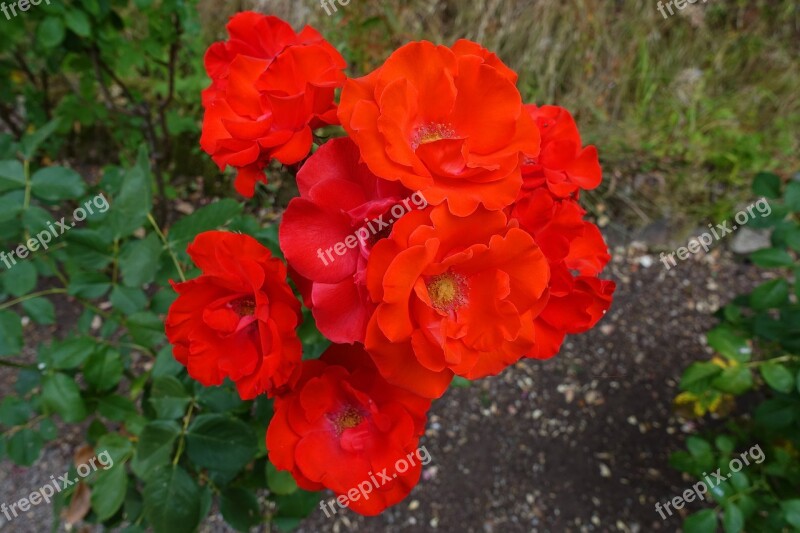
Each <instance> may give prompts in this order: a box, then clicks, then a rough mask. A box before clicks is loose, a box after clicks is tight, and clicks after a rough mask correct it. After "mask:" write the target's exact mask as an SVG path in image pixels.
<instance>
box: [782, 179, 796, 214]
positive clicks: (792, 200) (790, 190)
mask: <svg viewBox="0 0 800 533" xmlns="http://www.w3.org/2000/svg"><path fill="white" fill-rule="evenodd" d="M783 202H784V203H785V204H786V206H787V207H788V208H789V209H791V210H792V211H794V212H795V213H800V181H792V182H791V183H789V185H788V186H787V187H786V195H785V196H784V197H783Z"/></svg>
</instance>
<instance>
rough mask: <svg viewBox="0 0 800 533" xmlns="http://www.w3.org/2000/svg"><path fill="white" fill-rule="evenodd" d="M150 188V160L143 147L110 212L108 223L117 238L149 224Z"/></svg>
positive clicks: (126, 175) (126, 174)
mask: <svg viewBox="0 0 800 533" xmlns="http://www.w3.org/2000/svg"><path fill="white" fill-rule="evenodd" d="M150 188H151V187H150V159H149V158H148V155H147V149H145V147H144V146H142V147H141V148H140V149H139V155H138V157H137V159H136V164H135V165H134V166H133V167H131V168H130V169H128V170H127V172H126V173H125V178H124V179H123V181H122V187H121V188H120V192H119V194H118V195H117V197H116V198H114V202H113V203H112V206H111V209H110V210H109V211H108V214H109V216H108V223H109V226H110V227H111V229H112V231H113V233H114V236H115V237H117V238H120V237H127V236H128V235H130V234H131V233H133V232H134V231H136V230H137V229H138V228H140V227H142V226H143V225H144V224H145V222H147V215H148V214H149V213H150V209H151V208H152V195H151V192H150Z"/></svg>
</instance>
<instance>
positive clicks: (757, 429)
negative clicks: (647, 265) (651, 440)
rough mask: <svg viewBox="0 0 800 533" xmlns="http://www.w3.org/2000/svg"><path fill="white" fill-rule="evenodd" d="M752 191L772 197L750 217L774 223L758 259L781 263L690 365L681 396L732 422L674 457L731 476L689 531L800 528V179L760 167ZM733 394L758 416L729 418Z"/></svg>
mask: <svg viewBox="0 0 800 533" xmlns="http://www.w3.org/2000/svg"><path fill="white" fill-rule="evenodd" d="M753 192H754V193H755V194H757V195H759V196H764V197H766V198H767V199H768V201H769V202H770V205H771V207H772V213H771V214H770V215H769V216H768V217H764V218H762V219H759V220H753V222H756V223H757V224H758V225H759V226H761V227H768V228H770V229H771V231H772V233H771V242H772V246H771V247H770V248H766V249H763V250H759V251H757V252H754V253H753V254H752V255H751V260H752V261H753V262H754V263H755V264H756V265H759V266H761V267H764V268H770V269H776V276H775V277H774V278H773V279H771V280H769V281H766V282H764V283H762V284H761V285H759V286H758V287H756V288H755V289H753V291H752V292H750V293H749V294H743V295H740V296H738V297H737V298H735V299H734V300H733V301H732V302H731V303H730V304H728V305H726V306H725V307H724V308H722V309H720V310H719V312H718V317H719V319H720V324H719V325H718V326H717V327H715V328H714V329H712V330H711V331H710V332H709V333H708V335H707V338H708V344H709V346H711V348H713V349H714V351H715V352H716V354H717V355H716V356H715V357H714V358H713V359H712V360H711V361H707V362H696V363H693V364H692V365H690V366H689V367H688V368H687V369H686V371H685V372H684V374H683V377H682V379H681V383H680V388H681V390H682V391H683V392H682V393H681V394H680V395H679V396H678V398H677V403H678V404H679V405H680V406H681V407H684V408H685V407H688V408H689V412H690V413H691V414H693V415H695V416H703V415H705V414H706V413H707V412H712V413H716V414H717V415H718V416H720V417H722V418H724V419H725V424H724V425H723V426H720V427H716V428H715V429H713V430H710V431H709V434H708V435H707V436H706V437H705V438H701V437H698V436H692V437H690V438H689V439H688V440H687V447H688V451H679V452H676V453H674V454H673V455H672V458H671V462H672V464H673V466H675V467H676V468H678V469H680V470H681V471H683V472H687V473H689V474H691V475H692V476H694V477H696V478H697V479H702V478H703V476H704V475H705V473H710V472H712V471H714V470H715V469H716V468H720V469H721V473H722V475H723V476H729V478H730V479H729V480H728V481H726V482H723V483H719V484H717V486H715V487H713V488H711V489H710V490H709V494H708V497H709V499H711V500H713V501H714V502H715V503H716V507H715V508H714V509H713V511H712V510H704V511H700V512H698V513H695V514H693V515H691V516H689V517H688V518H687V520H686V522H685V523H684V530H685V531H687V532H712V531H716V528H717V524H718V522H719V523H721V524H722V526H723V528H724V530H725V532H726V533H736V532H738V531H743V530H745V529H746V530H747V531H765V532H767V531H785V530H786V529H787V528H788V529H791V528H795V529H796V528H800V467H799V466H798V465H800V461H798V456H799V455H800V302H798V298H800V284H799V283H798V275H800V261H799V260H798V254H800V181H791V182H789V183H788V184H787V185H785V186H783V185H782V184H781V180H780V178H779V177H778V176H776V175H774V174H770V173H761V174H759V175H758V176H756V179H755V181H754V183H753ZM734 398H738V401H739V402H741V403H743V404H745V405H751V404H754V403H755V404H757V405H755V408H754V409H751V408H748V409H747V411H749V412H751V413H752V416H735V414H730V413H729V412H728V411H730V409H731V406H732V405H733V403H734ZM753 446H759V447H760V448H761V449H762V450H763V453H764V455H765V459H763V461H762V462H760V463H754V462H753V461H751V462H750V464H749V465H748V466H745V467H744V468H743V469H742V470H741V471H740V472H732V471H731V469H730V467H729V463H730V461H731V460H732V458H736V457H739V456H740V453H738V450H740V448H741V449H745V450H746V449H749V448H750V447H753Z"/></svg>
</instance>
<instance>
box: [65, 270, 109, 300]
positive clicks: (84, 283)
mask: <svg viewBox="0 0 800 533" xmlns="http://www.w3.org/2000/svg"><path fill="white" fill-rule="evenodd" d="M110 288H111V280H109V279H108V278H107V277H106V276H104V275H103V274H100V273H99V272H75V273H73V274H72V276H71V277H70V280H69V285H67V291H68V292H69V294H71V295H73V296H78V297H80V298H86V299H87V300H95V299H97V298H101V297H102V296H103V295H104V294H105V293H106V292H108V289H110Z"/></svg>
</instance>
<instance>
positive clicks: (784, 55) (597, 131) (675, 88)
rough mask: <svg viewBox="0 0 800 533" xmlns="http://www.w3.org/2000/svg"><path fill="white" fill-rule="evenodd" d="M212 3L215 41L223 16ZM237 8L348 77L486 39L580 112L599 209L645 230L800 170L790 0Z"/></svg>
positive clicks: (479, 0) (545, 96)
mask: <svg viewBox="0 0 800 533" xmlns="http://www.w3.org/2000/svg"><path fill="white" fill-rule="evenodd" d="M206 4H207V7H206V9H208V12H209V14H210V15H209V17H208V18H209V23H210V27H211V28H212V30H211V33H214V34H215V35H213V37H215V38H218V37H220V36H221V35H222V31H223V30H222V27H221V26H222V23H223V22H224V19H225V17H221V16H220V12H219V11H220V7H219V3H218V2H216V1H213V0H208V1H207V2H206ZM241 7H250V8H255V9H257V10H259V11H262V12H266V13H275V14H278V15H279V16H282V17H283V18H286V19H287V20H289V21H290V22H292V23H293V24H294V25H295V26H296V27H300V26H302V25H303V24H306V23H308V24H311V25H313V26H315V27H316V28H317V29H319V30H320V31H322V32H323V34H324V35H325V36H326V37H327V38H329V39H330V40H331V41H332V42H333V43H334V45H336V46H337V47H338V48H339V49H340V50H342V51H343V53H344V54H345V57H346V58H347V59H348V61H349V64H350V70H351V74H352V75H362V74H364V73H366V72H368V71H369V70H371V69H373V68H375V67H376V66H378V65H380V64H381V62H382V61H383V60H384V59H385V58H386V56H387V55H388V54H389V53H391V51H392V50H393V49H394V48H396V47H398V46H401V45H402V44H404V43H405V42H407V41H409V40H413V39H428V40H431V41H433V42H436V43H444V44H450V43H452V42H453V41H455V40H456V39H458V38H462V37H463V38H468V39H472V40H476V41H479V42H481V43H482V44H483V45H484V46H486V47H487V48H490V49H492V50H493V51H495V52H497V53H498V55H499V56H500V57H501V58H502V59H503V60H504V61H505V62H506V63H507V64H508V65H509V66H511V67H512V68H514V69H515V70H516V71H517V72H519V74H520V79H519V87H520V90H521V91H522V93H523V96H524V97H525V98H526V99H527V100H528V101H531V102H536V103H539V104H542V103H555V104H559V105H563V106H565V107H567V108H569V109H570V110H571V111H572V112H573V114H574V115H575V117H576V120H577V121H578V124H579V126H580V128H581V131H582V133H583V136H584V138H585V140H586V141H587V142H590V143H595V144H598V145H599V146H600V150H601V157H602V159H603V163H604V167H605V168H606V175H607V176H608V177H609V178H610V179H609V180H608V185H607V187H609V188H606V189H604V191H601V192H599V193H596V194H595V195H593V198H594V200H595V201H596V202H598V203H604V202H608V203H610V204H612V206H613V205H618V206H619V209H618V210H622V211H623V213H622V214H625V213H629V214H631V215H632V218H634V219H638V220H640V221H641V222H647V221H649V220H650V219H652V218H654V217H657V216H659V215H661V214H664V213H669V214H672V215H676V214H677V215H686V216H688V217H690V218H697V217H701V216H702V217H708V216H721V215H722V212H723V211H725V210H726V209H729V208H730V207H731V206H732V205H733V204H734V203H736V202H737V201H739V200H741V199H742V198H743V195H744V190H745V188H746V184H747V183H748V182H749V179H750V177H751V175H752V173H753V172H755V171H758V170H762V169H770V170H774V171H777V172H778V173H780V174H783V175H789V174H791V173H793V172H796V171H798V170H800V164H798V162H800V158H799V157H798V155H797V154H798V149H800V91H798V87H800V58H799V57H798V52H799V51H800V7H799V6H798V4H797V2H795V1H794V0H758V1H747V0H739V1H737V0H708V1H707V2H706V3H703V2H698V3H696V4H690V5H688V6H687V7H686V8H685V9H684V10H682V11H678V12H677V13H676V14H675V15H674V16H671V17H669V19H667V20H665V19H664V18H663V17H662V16H661V14H659V12H658V11H657V10H656V2H655V1H651V0H646V1H624V2H623V1H612V0H563V1H555V0H536V1H534V0H471V1H466V0H380V1H377V0H351V1H350V3H349V4H348V5H347V6H339V7H338V11H337V12H336V13H335V14H333V15H331V16H327V15H326V14H325V11H324V10H323V9H322V8H321V6H320V5H319V1H318V0H295V1H292V2H285V1H282V0H281V1H276V0H261V1H249V2H248V1H240V2H239V5H237V6H236V8H241ZM229 10H230V11H233V10H235V8H234V9H230V6H229ZM620 198H621V199H622V200H621V201H620ZM632 204H633V205H634V206H635V207H634V206H632Z"/></svg>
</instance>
